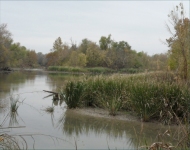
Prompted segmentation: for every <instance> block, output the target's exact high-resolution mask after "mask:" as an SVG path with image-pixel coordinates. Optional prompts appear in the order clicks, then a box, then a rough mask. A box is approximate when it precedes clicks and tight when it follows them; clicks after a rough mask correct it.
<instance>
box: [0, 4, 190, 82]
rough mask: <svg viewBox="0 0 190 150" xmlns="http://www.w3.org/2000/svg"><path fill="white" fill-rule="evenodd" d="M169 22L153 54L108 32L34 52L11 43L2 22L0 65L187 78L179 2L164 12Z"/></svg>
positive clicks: (189, 53)
mask: <svg viewBox="0 0 190 150" xmlns="http://www.w3.org/2000/svg"><path fill="white" fill-rule="evenodd" d="M168 17H169V22H170V23H171V26H170V25H168V24H167V29H168V31H169V33H171V37H170V38H168V39H166V42H165V44H167V46H168V52H166V53H165V54H155V55H153V56H150V55H148V54H147V53H145V52H143V51H141V52H137V51H136V50H134V49H132V47H131V45H129V43H128V42H127V41H114V40H113V39H112V38H111V34H110V35H108V36H101V37H100V39H99V43H96V42H93V41H91V40H89V39H88V38H84V39H83V40H82V41H81V43H80V44H79V45H77V44H76V43H74V42H73V41H72V40H71V44H67V43H63V41H62V39H61V37H58V38H57V39H55V42H54V43H53V47H52V49H51V50H50V52H49V53H47V54H42V53H36V52H35V50H30V49H27V48H26V47H25V46H22V45H21V44H20V43H14V42H13V39H12V35H11V33H10V31H8V29H7V25H6V24H1V25H0V67H4V66H10V67H39V66H45V67H48V66H71V67H107V68H111V69H115V70H119V69H141V70H145V69H148V70H174V71H176V73H178V74H179V75H180V76H182V78H184V79H187V77H188V73H189V70H190V68H189V66H190V47H189V43H190V30H189V29H190V20H189V18H187V17H185V14H184V7H183V4H182V3H180V4H179V6H176V8H174V9H173V10H172V11H171V13H170V14H169V15H168Z"/></svg>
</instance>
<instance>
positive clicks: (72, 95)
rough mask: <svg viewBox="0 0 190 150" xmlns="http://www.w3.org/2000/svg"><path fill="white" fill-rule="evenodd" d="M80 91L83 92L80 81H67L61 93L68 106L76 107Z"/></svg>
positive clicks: (80, 94)
mask: <svg viewBox="0 0 190 150" xmlns="http://www.w3.org/2000/svg"><path fill="white" fill-rule="evenodd" d="M82 92H83V83H82V82H74V81H71V82H68V83H67V85H66V87H65V89H64V91H63V93H61V95H62V97H63V98H64V100H65V103H66V104H67V106H68V108H76V107H78V106H79V102H80V99H81V96H82Z"/></svg>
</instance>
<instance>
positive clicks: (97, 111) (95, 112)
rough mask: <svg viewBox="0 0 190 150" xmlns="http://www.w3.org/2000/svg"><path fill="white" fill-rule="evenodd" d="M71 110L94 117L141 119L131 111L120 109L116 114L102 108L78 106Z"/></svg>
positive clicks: (126, 119) (125, 119)
mask: <svg viewBox="0 0 190 150" xmlns="http://www.w3.org/2000/svg"><path fill="white" fill-rule="evenodd" d="M71 111H73V112H76V113H79V114H83V115H88V116H93V117H100V118H109V119H116V120H124V121H136V122H137V121H138V122H140V121H141V120H140V119H139V118H138V117H137V116H135V115H132V114H130V112H122V111H119V112H118V114H117V115H116V116H111V115H109V113H108V111H106V110H104V109H101V108H76V109H71Z"/></svg>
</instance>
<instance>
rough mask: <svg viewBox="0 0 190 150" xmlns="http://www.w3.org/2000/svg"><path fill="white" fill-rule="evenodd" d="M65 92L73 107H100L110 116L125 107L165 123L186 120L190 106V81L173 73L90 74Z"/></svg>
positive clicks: (72, 82) (68, 103)
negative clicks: (184, 80) (183, 79)
mask: <svg viewBox="0 0 190 150" xmlns="http://www.w3.org/2000/svg"><path fill="white" fill-rule="evenodd" d="M61 94H62V95H63V96H64V98H65V102H66V103H67V105H68V107H69V108H76V107H100V108H104V109H107V110H108V111H109V113H110V115H116V114H117V111H119V110H121V109H122V110H125V111H126V112H127V111H132V112H134V113H135V114H137V115H138V116H139V117H140V118H141V119H142V120H143V121H150V120H158V121H160V122H162V123H164V124H170V123H177V122H178V119H180V120H183V122H185V121H186V118H187V116H188V113H189V109H190V108H189V99H190V90H189V83H187V82H183V81H179V80H176V77H175V75H174V74H172V73H161V72H160V73H149V74H138V75H119V74H116V75H111V76H104V75H99V76H94V77H88V76H86V77H85V78H83V79H81V80H80V81H70V82H68V83H67V84H66V86H65V87H64V88H63V89H62V93H61Z"/></svg>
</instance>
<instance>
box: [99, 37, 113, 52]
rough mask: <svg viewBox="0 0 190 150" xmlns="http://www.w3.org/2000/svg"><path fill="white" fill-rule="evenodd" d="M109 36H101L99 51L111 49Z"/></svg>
mask: <svg viewBox="0 0 190 150" xmlns="http://www.w3.org/2000/svg"><path fill="white" fill-rule="evenodd" d="M111 42H112V40H111V34H109V35H108V37H105V36H102V37H101V38H100V40H99V44H100V49H101V50H107V49H109V48H110V47H111Z"/></svg>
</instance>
